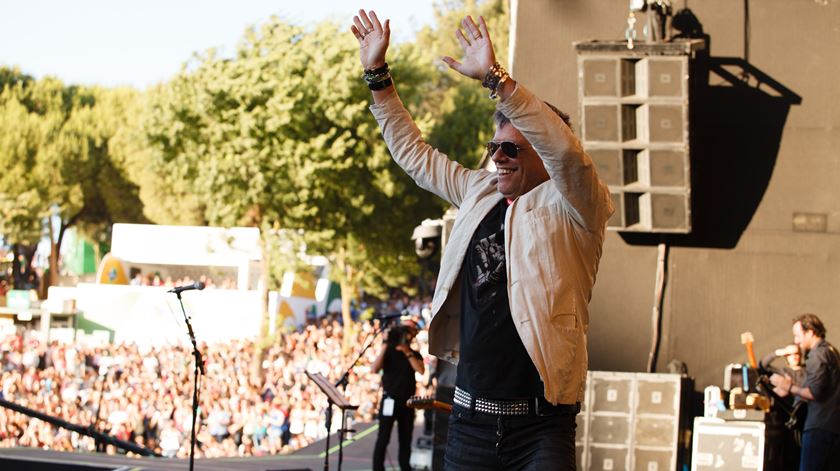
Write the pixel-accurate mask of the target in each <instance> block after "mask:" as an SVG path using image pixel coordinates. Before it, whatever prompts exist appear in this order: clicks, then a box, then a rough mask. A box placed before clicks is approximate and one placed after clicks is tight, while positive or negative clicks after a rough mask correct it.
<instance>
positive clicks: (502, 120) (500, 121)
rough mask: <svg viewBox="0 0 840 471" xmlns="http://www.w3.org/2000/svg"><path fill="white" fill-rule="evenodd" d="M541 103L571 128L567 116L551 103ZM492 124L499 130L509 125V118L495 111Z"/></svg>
mask: <svg viewBox="0 0 840 471" xmlns="http://www.w3.org/2000/svg"><path fill="white" fill-rule="evenodd" d="M543 103H545V105H546V106H548V107H549V108H551V111H553V112H554V113H555V114H556V115H557V116H559V117H560V119H562V120H563V122H564V123H566V126H569V129H571V128H572V119H571V118H570V117H569V115H568V114H566V113H564V112H562V111H560V110H559V109H557V107H556V106H554V105H552V104H551V103H549V102H547V101H544V102H543ZM493 123H495V124H496V128H497V129H498V128H501V127H502V126H504V125H506V124H508V123H510V118H508V117H507V116H505V114H504V113H502V112H501V111H500V110H496V112H495V113H493Z"/></svg>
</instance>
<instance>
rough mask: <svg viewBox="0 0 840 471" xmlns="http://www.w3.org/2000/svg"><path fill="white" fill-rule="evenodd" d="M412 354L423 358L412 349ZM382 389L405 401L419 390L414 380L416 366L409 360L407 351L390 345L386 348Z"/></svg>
mask: <svg viewBox="0 0 840 471" xmlns="http://www.w3.org/2000/svg"><path fill="white" fill-rule="evenodd" d="M411 354H412V355H414V356H415V357H417V358H419V359H422V357H421V356H420V354H419V353H417V352H415V351H413V350H412V352H411ZM382 389H384V390H385V395H386V396H388V397H392V398H394V399H396V400H397V401H398V402H400V403H404V402H405V401H407V400H408V398H410V397H411V396H413V395H414V392H415V391H416V390H417V382H416V381H415V380H414V368H412V367H411V363H409V362H408V357H407V356H405V353H403V352H401V351H399V350H397V349H396V348H394V347H393V346H391V345H388V347H387V349H386V350H385V359H384V361H383V362H382Z"/></svg>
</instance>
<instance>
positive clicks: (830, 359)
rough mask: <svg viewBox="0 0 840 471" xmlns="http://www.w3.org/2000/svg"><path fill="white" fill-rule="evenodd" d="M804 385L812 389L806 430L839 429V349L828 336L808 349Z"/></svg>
mask: <svg viewBox="0 0 840 471" xmlns="http://www.w3.org/2000/svg"><path fill="white" fill-rule="evenodd" d="M804 386H805V387H807V388H810V389H811V394H813V396H814V399H815V400H813V401H808V417H807V418H806V419H805V430H806V431H807V430H812V429H821V430H827V431H829V432H831V433H840V353H838V352H837V349H835V348H834V347H833V346H832V345H831V344H830V343H828V342H826V341H825V339H823V340H822V341H820V343H818V344H817V346H816V347H814V348H812V349H811V351H810V352H808V359H807V360H806V361H805V385H804Z"/></svg>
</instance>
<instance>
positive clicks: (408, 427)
mask: <svg viewBox="0 0 840 471" xmlns="http://www.w3.org/2000/svg"><path fill="white" fill-rule="evenodd" d="M383 401H384V399H383ZM394 421H396V422H397V436H398V437H399V438H398V439H399V442H398V443H399V447H400V448H399V450H400V451H399V455H398V456H399V458H398V460H399V463H400V470H401V471H411V465H410V464H409V463H410V461H411V436H412V435H413V433H414V409H411V408H409V407H406V405H405V401H404V400H398V399H397V400H394V415H392V416H390V417H385V416H383V415H382V403H381V402H380V404H379V432H378V433H377V435H376V445H374V447H373V471H384V470H385V450H386V449H387V448H388V442H389V441H391V430H393V428H394Z"/></svg>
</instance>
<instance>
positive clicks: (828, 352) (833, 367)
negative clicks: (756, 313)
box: [770, 314, 840, 471]
mask: <svg viewBox="0 0 840 471" xmlns="http://www.w3.org/2000/svg"><path fill="white" fill-rule="evenodd" d="M825 333H826V331H825V326H824V325H823V323H822V321H821V320H820V318H819V317H817V316H816V315H814V314H802V315H801V316H799V317H797V318H796V319H794V321H793V341H794V343H795V344H796V345H798V346H799V348H800V350H802V352H804V353H806V354H807V357H806V361H805V382H804V383H803V384H802V385H797V384H795V383H794V381H793V378H791V376H790V375H780V374H774V375H773V376H771V377H770V382H771V383H772V384H773V386H774V388H773V391H774V392H775V393H776V394H778V395H779V396H781V397H786V396H788V395H792V396H795V397H798V398H800V399H801V400H804V401H806V403H807V405H808V416H807V418H806V419H805V427H804V432H803V434H802V454H801V457H800V461H799V469H800V471H821V470H826V471H827V470H829V469H831V468H829V466H833V465H837V463H838V462H840V354H838V352H837V349H836V348H834V346H832V345H831V344H829V343H828V342H827V341H826V340H825Z"/></svg>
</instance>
